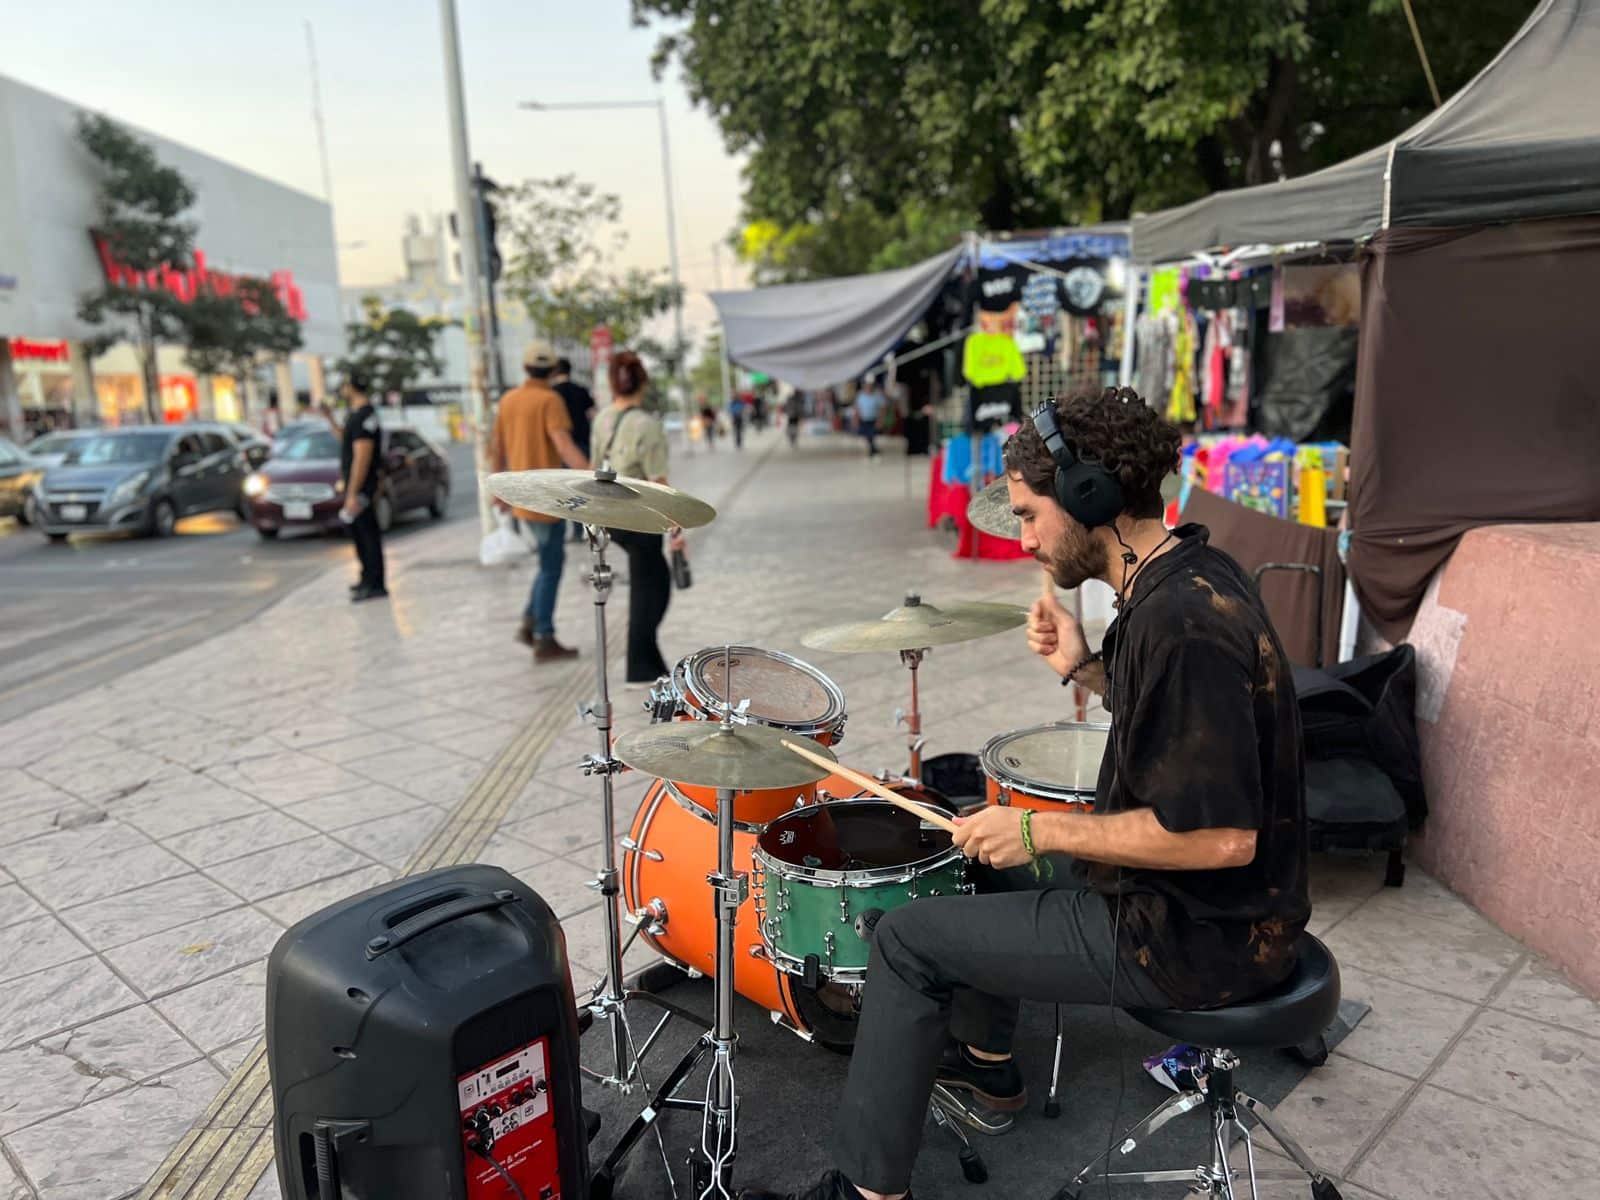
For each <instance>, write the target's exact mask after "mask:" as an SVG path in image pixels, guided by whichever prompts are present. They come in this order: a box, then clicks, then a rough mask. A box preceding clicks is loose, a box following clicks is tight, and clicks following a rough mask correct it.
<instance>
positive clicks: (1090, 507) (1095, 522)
mask: <svg viewBox="0 0 1600 1200" xmlns="http://www.w3.org/2000/svg"><path fill="white" fill-rule="evenodd" d="M1033 427H1034V429H1036V430H1038V432H1039V436H1040V437H1042V438H1043V439H1044V448H1045V449H1046V450H1048V451H1050V457H1051V458H1052V459H1054V460H1055V464H1056V474H1055V481H1054V488H1053V490H1054V492H1055V499H1056V503H1057V504H1059V505H1061V507H1062V508H1064V509H1066V510H1067V512H1068V513H1070V514H1071V515H1072V517H1073V518H1074V519H1075V520H1076V521H1078V523H1079V524H1081V525H1084V526H1086V527H1087V528H1089V529H1093V528H1095V527H1096V526H1099V525H1110V524H1112V523H1113V522H1114V521H1116V519H1117V515H1118V514H1119V513H1121V512H1122V510H1123V508H1124V504H1123V501H1122V484H1121V482H1120V481H1119V480H1118V479H1117V477H1116V476H1115V475H1113V474H1112V473H1111V472H1110V471H1108V470H1106V469H1105V467H1103V466H1101V465H1100V464H1099V463H1097V462H1095V461H1094V460H1092V459H1083V458H1079V457H1078V456H1077V455H1076V454H1074V453H1073V452H1072V447H1071V446H1069V445H1068V444H1067V439H1066V438H1065V437H1063V436H1062V433H1061V426H1060V425H1059V424H1058V423H1057V421H1056V403H1055V399H1054V397H1052V398H1051V399H1049V400H1046V401H1045V402H1044V403H1043V404H1041V405H1040V406H1039V410H1038V411H1037V412H1035V413H1034V414H1033Z"/></svg>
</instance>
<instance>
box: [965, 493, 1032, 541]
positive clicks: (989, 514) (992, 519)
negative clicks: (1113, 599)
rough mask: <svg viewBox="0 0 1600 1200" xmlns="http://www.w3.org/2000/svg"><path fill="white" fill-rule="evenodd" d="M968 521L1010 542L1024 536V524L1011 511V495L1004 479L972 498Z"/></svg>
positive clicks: (968, 509)
mask: <svg viewBox="0 0 1600 1200" xmlns="http://www.w3.org/2000/svg"><path fill="white" fill-rule="evenodd" d="M967 520H969V521H971V522H972V524H973V525H974V526H975V527H976V528H978V529H981V530H983V532H984V533H988V534H992V535H993V536H995V537H998V538H1005V539H1006V540H1008V541H1013V542H1014V541H1016V540H1017V539H1018V538H1020V537H1021V536H1022V522H1021V521H1019V520H1018V519H1017V516H1016V514H1015V513H1013V512H1012V511H1011V494H1010V493H1009V492H1008V491H1006V481H1005V480H1004V479H1001V480H997V481H996V482H994V483H991V484H990V485H989V486H988V487H986V488H984V489H983V491H981V492H979V493H978V494H977V495H976V496H974V497H973V498H972V502H971V503H970V504H968V505H967Z"/></svg>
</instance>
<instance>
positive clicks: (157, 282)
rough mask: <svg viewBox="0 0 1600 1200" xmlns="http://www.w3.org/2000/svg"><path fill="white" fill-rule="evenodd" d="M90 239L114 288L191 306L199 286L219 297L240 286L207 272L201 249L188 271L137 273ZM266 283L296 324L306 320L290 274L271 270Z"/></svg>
mask: <svg viewBox="0 0 1600 1200" xmlns="http://www.w3.org/2000/svg"><path fill="white" fill-rule="evenodd" d="M89 236H90V237H91V238H93V239H94V248H95V253H97V254H98V255H99V256H100V266H101V267H102V268H103V269H104V271H105V273H106V282H107V283H109V284H111V285H112V286H113V287H127V288H149V289H151V290H152V291H164V292H168V293H170V294H171V295H172V296H174V297H176V299H177V300H178V302H179V303H180V304H190V303H192V302H193V301H194V298H195V296H196V295H197V294H198V293H199V291H200V289H201V288H202V287H204V288H208V289H210V290H211V291H212V292H214V293H216V294H217V295H218V296H231V295H232V294H233V292H234V289H235V288H236V287H237V286H238V283H239V277H238V276H236V275H228V274H225V273H224V272H222V271H212V270H209V269H207V267H206V253H205V251H204V250H196V251H195V252H194V266H193V267H191V268H189V269H188V270H187V271H179V270H177V269H176V268H175V267H170V266H168V265H167V264H165V263H163V264H162V265H161V266H159V267H157V268H155V270H153V271H144V272H139V271H135V270H134V269H133V268H132V267H130V266H128V265H127V264H126V263H123V262H118V261H117V259H116V258H115V257H114V256H113V255H112V253H111V247H110V245H109V244H108V243H107V242H106V239H105V238H104V237H102V236H101V235H100V234H98V233H90V235H89ZM268 282H270V283H271V284H272V290H273V291H274V292H276V293H277V294H278V299H279V301H280V302H281V303H282V304H283V307H284V309H285V310H286V311H287V312H288V314H289V315H290V316H291V317H293V318H294V319H295V320H296V321H304V320H306V319H307V313H306V301H305V297H304V296H302V295H301V294H300V289H299V288H298V287H296V286H295V282H294V275H293V274H292V273H290V272H288V271H274V272H273V273H272V275H271V278H270V279H269V281H268Z"/></svg>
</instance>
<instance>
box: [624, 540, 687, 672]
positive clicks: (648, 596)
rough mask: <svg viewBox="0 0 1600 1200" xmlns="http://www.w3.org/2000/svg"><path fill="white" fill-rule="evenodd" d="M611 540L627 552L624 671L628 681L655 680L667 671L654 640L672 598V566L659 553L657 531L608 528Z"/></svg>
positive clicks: (658, 646) (659, 545)
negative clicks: (625, 659) (647, 531)
mask: <svg viewBox="0 0 1600 1200" xmlns="http://www.w3.org/2000/svg"><path fill="white" fill-rule="evenodd" d="M611 540H612V541H614V542H615V543H616V544H617V545H619V546H621V547H622V549H623V550H624V551H626V552H627V555H628V674H627V680H628V682H629V683H643V682H646V681H649V680H652V679H659V678H660V677H661V676H663V675H665V674H666V673H667V664H666V661H665V660H664V659H662V657H661V646H660V644H659V643H658V642H657V641H656V630H657V629H659V628H660V627H661V618H662V617H664V616H666V615H667V603H668V602H669V601H670V600H671V599H672V568H670V567H668V566H667V557H666V555H665V554H663V553H662V552H661V543H662V535H661V534H659V533H631V532H629V531H628V530H625V529H614V530H612V531H611Z"/></svg>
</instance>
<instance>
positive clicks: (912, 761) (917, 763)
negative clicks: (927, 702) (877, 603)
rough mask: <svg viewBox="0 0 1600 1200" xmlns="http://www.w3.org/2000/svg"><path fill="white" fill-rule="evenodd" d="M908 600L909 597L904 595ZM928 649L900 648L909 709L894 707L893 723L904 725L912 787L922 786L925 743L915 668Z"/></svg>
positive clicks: (907, 776)
mask: <svg viewBox="0 0 1600 1200" xmlns="http://www.w3.org/2000/svg"><path fill="white" fill-rule="evenodd" d="M906 599H907V601H910V599H911V597H910V596H907V597H906ZM928 653H929V651H928V650H927V649H926V648H924V649H921V650H902V651H900V661H901V662H903V663H905V665H906V666H907V667H908V668H910V670H911V710H910V711H909V712H907V711H905V710H903V709H896V710H895V714H894V723H895V724H896V725H904V726H905V727H906V782H907V783H909V784H910V785H911V786H912V787H921V786H922V748H923V746H924V745H925V744H926V743H925V742H924V740H923V737H922V703H921V698H920V696H919V695H918V692H917V668H918V667H920V666H922V659H923V657H924V656H925V655H926V654H928Z"/></svg>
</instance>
